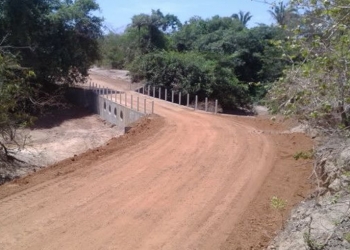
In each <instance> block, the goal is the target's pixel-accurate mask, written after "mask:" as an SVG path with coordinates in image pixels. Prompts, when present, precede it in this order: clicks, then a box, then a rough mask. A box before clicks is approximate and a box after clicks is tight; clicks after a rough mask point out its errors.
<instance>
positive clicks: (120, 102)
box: [119, 92, 122, 104]
mask: <svg viewBox="0 0 350 250" xmlns="http://www.w3.org/2000/svg"><path fill="white" fill-rule="evenodd" d="M119 104H122V92H120V93H119Z"/></svg>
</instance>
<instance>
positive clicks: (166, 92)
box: [165, 89, 168, 101]
mask: <svg viewBox="0 0 350 250" xmlns="http://www.w3.org/2000/svg"><path fill="white" fill-rule="evenodd" d="M165 101H168V89H165Z"/></svg>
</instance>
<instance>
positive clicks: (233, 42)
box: [100, 10, 288, 110]
mask: <svg viewBox="0 0 350 250" xmlns="http://www.w3.org/2000/svg"><path fill="white" fill-rule="evenodd" d="M251 18H252V15H251V14H250V13H249V12H246V13H244V12H242V11H240V12H239V13H238V14H233V15H231V16H229V17H220V16H214V17H212V18H209V19H202V18H201V17H197V16H194V17H192V18H190V19H189V20H188V21H186V22H185V23H183V24H181V23H180V22H179V20H178V18H177V17H176V16H174V15H171V14H167V15H164V14H163V13H162V12H161V11H160V10H152V11H151V14H139V15H135V16H134V17H133V18H132V20H131V21H132V23H131V24H130V25H129V26H128V28H127V29H126V31H125V32H124V33H123V34H111V33H110V34H107V35H106V36H104V39H102V40H101V42H100V44H101V49H102V51H103V56H104V57H103V60H102V63H104V64H107V65H109V66H112V67H119V68H128V69H130V71H131V75H132V76H133V79H135V80H142V79H144V80H146V81H147V82H148V83H149V84H152V85H157V86H158V85H160V86H164V87H166V88H169V89H173V90H176V91H182V92H184V93H191V94H198V95H199V96H200V97H202V98H204V97H210V98H218V99H219V102H220V104H221V105H222V107H224V109H225V110H230V109H237V108H243V107H245V108H248V107H249V106H250V105H251V103H252V102H253V101H258V100H259V99H260V98H261V97H262V96H263V95H264V94H265V92H266V89H265V88H266V86H267V85H268V83H269V82H272V81H274V80H276V79H277V78H278V77H280V76H281V74H282V70H283V68H284V66H285V65H286V64H287V63H288V62H287V61H286V60H283V59H282V58H281V55H282V50H280V49H278V48H277V47H276V46H275V45H274V43H273V42H272V41H273V40H274V39H280V37H281V36H283V34H284V33H283V32H282V30H281V28H279V27H277V26H276V27H274V26H266V25H259V26H257V27H254V28H247V27H246V25H247V23H248V21H249V20H250V19H251ZM169 20H170V21H169Z"/></svg>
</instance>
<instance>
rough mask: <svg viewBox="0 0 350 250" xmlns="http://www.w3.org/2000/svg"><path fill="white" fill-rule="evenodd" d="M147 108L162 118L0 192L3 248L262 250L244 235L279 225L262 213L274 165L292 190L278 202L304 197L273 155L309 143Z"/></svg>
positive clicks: (258, 240)
mask: <svg viewBox="0 0 350 250" xmlns="http://www.w3.org/2000/svg"><path fill="white" fill-rule="evenodd" d="M99 81H101V80H99ZM103 81H104V82H103V83H104V85H105V86H106V85H107V86H108V85H110V86H111V87H113V86H114V84H115V80H108V79H104V80H103ZM135 95H136V94H135ZM155 102H156V113H157V114H159V115H160V116H161V117H163V118H160V117H156V116H154V117H151V118H148V119H146V120H145V121H143V122H141V123H139V124H138V125H136V128H135V129H134V130H132V131H131V132H130V133H129V134H127V135H126V136H124V137H123V138H121V139H118V140H114V141H111V142H110V145H108V146H106V147H105V148H101V149H100V150H99V151H98V152H96V151H90V152H88V153H87V154H84V155H82V156H79V157H77V158H76V159H74V161H73V160H67V161H64V162H62V163H60V164H58V165H57V166H54V167H52V168H49V169H46V170H44V171H41V172H39V173H37V174H35V175H33V176H31V177H28V178H25V179H24V180H20V181H17V182H14V183H9V184H6V185H4V186H2V187H0V197H2V199H1V200H0V242H1V243H2V245H1V246H2V248H3V249H123V250H124V249H126V250H127V249H130V250H131V249H219V248H223V249H248V248H250V247H257V248H256V249H259V247H260V246H261V244H266V242H267V239H265V238H263V237H262V234H258V233H256V234H250V230H255V229H260V227H261V224H262V223H263V222H264V221H266V217H264V214H265V213H266V216H269V217H268V218H269V219H270V220H271V221H273V222H274V223H272V225H271V226H269V225H266V228H264V230H265V231H268V232H269V234H270V235H271V234H273V232H274V230H276V229H277V228H278V226H279V223H278V221H277V219H276V218H278V216H279V215H278V214H277V215H276V214H274V211H268V210H267V209H266V206H268V204H269V197H272V196H273V195H275V194H276V192H277V191H276V190H275V189H274V188H273V187H279V186H280V185H281V182H282V181H283V180H281V181H279V180H278V178H276V177H277V176H278V175H280V174H285V173H284V172H283V173H280V172H279V171H280V169H279V168H277V166H276V164H278V165H279V166H280V164H282V165H283V166H284V167H283V170H285V171H287V172H288V171H289V172H288V174H289V175H291V177H290V181H289V183H288V185H290V186H291V188H290V189H288V190H286V191H285V192H284V193H283V194H282V193H281V195H282V196H281V197H287V198H288V197H291V199H289V198H288V199H289V200H288V201H289V202H288V204H289V205H290V206H291V205H293V204H295V202H297V201H298V200H300V197H299V199H298V198H297V195H296V193H298V192H302V193H307V192H308V190H309V186H307V184H305V183H307V177H308V176H307V174H308V173H309V172H310V167H308V168H306V167H305V169H304V170H303V171H301V173H298V175H297V174H295V171H294V169H293V166H292V164H295V162H293V161H292V160H291V159H285V158H283V159H282V158H279V155H280V150H282V148H281V147H283V152H284V154H285V155H286V154H287V155H288V153H290V155H291V156H292V154H293V153H294V152H295V151H297V150H302V149H306V148H307V149H308V148H309V147H311V145H312V142H311V141H310V140H309V139H307V138H306V137H305V136H303V135H300V134H297V135H295V137H296V138H295V139H293V140H294V141H296V143H295V144H293V143H292V142H293V141H292V140H290V135H288V134H286V135H278V136H277V135H270V134H264V133H263V131H264V130H265V129H270V130H271V129H273V128H275V129H278V126H277V127H276V125H275V124H273V125H271V122H270V121H264V120H257V119H252V118H238V117H229V116H214V115H211V114H205V113H203V112H193V111H191V110H189V109H186V108H180V107H178V106H176V105H172V104H169V103H165V102H163V101H159V100H155ZM271 126H272V127H271ZM287 140H289V141H287ZM290 158H292V157H290ZM276 171H277V172H276ZM287 172H286V173H287ZM293 174H294V175H295V176H294V177H293V176H292V175H293ZM273 175H274V176H276V177H274V176H273ZM301 176H302V177H303V178H301ZM270 180H273V181H274V182H273V183H271V181H270ZM26 186H27V188H26ZM300 186H303V188H302V189H300ZM283 195H284V196H283ZM252 204H257V206H256V207H253V206H252ZM252 209H253V210H252ZM289 209H290V207H289ZM247 211H249V214H248V212H247ZM251 215H254V217H252V218H251ZM247 220H248V221H254V222H255V224H252V225H249V224H247V223H245V222H246V221H247ZM237 230H239V235H241V234H248V235H249V234H250V235H251V237H249V239H248V240H246V241H244V242H243V241H242V240H241V239H238V238H235V236H234V235H235V233H236V231H237ZM265 231H264V232H265ZM241 238H242V239H243V237H241ZM236 246H242V247H241V248H235V247H236ZM245 247H247V248H245Z"/></svg>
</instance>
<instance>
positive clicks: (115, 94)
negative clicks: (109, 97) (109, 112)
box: [114, 91, 117, 103]
mask: <svg viewBox="0 0 350 250" xmlns="http://www.w3.org/2000/svg"><path fill="white" fill-rule="evenodd" d="M114 100H115V101H114V102H115V103H117V91H116V92H115V93H114Z"/></svg>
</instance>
